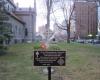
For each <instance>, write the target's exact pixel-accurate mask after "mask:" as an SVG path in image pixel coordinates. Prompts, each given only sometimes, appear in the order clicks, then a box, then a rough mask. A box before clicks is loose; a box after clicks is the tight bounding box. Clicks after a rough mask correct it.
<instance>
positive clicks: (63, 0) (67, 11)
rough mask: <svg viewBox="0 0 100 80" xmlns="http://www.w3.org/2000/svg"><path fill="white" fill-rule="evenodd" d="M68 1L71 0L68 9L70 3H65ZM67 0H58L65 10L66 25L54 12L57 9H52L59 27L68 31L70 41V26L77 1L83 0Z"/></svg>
mask: <svg viewBox="0 0 100 80" xmlns="http://www.w3.org/2000/svg"><path fill="white" fill-rule="evenodd" d="M67 1H70V2H71V4H69V6H70V8H69V9H68V5H67V6H66V4H65V3H67ZM67 1H66V0H58V2H60V3H61V5H59V6H60V9H61V10H62V12H63V17H64V20H65V23H66V25H62V24H59V23H58V21H57V18H56V16H55V14H54V13H55V11H56V10H53V9H52V12H53V15H54V18H55V23H56V25H57V27H58V28H59V29H62V30H66V31H67V42H68V43H70V28H71V20H73V14H74V9H75V2H78V1H81V0H67ZM82 1H87V2H96V3H97V4H98V3H99V4H100V0H82ZM55 5H56V3H55ZM91 11H92V9H91ZM74 20H75V19H74ZM77 23H78V25H81V24H80V23H79V22H77ZM81 26H84V25H81ZM65 27H66V28H65Z"/></svg>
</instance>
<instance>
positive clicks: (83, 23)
mask: <svg viewBox="0 0 100 80" xmlns="http://www.w3.org/2000/svg"><path fill="white" fill-rule="evenodd" d="M74 15H75V28H76V38H78V37H80V38H85V37H87V36H88V35H89V34H93V35H96V34H97V25H98V24H97V23H98V19H97V16H98V14H97V4H96V3H95V2H75V12H74Z"/></svg>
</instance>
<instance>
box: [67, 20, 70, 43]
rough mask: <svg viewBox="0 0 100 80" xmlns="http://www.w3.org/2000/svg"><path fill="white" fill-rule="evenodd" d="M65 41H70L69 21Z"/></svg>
mask: <svg viewBox="0 0 100 80" xmlns="http://www.w3.org/2000/svg"><path fill="white" fill-rule="evenodd" d="M67 43H70V21H69V22H68V24H67Z"/></svg>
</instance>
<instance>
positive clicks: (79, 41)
mask: <svg viewBox="0 0 100 80" xmlns="http://www.w3.org/2000/svg"><path fill="white" fill-rule="evenodd" d="M76 42H78V43H84V40H83V39H79V40H76Z"/></svg>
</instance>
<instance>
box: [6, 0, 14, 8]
mask: <svg viewBox="0 0 100 80" xmlns="http://www.w3.org/2000/svg"><path fill="white" fill-rule="evenodd" d="M7 1H8V2H9V3H10V4H12V5H13V7H15V8H16V6H15V4H14V1H13V0H7Z"/></svg>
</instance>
